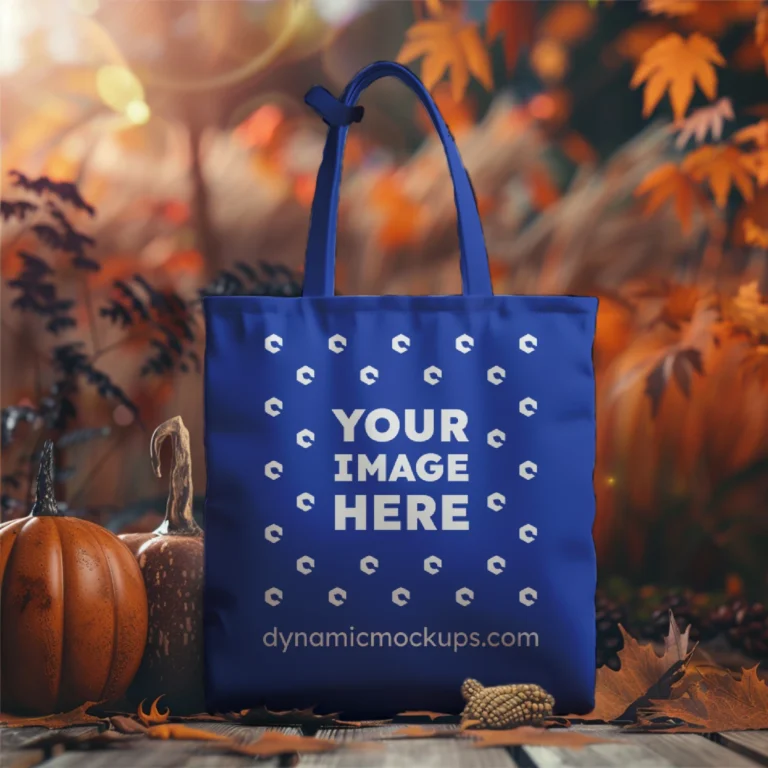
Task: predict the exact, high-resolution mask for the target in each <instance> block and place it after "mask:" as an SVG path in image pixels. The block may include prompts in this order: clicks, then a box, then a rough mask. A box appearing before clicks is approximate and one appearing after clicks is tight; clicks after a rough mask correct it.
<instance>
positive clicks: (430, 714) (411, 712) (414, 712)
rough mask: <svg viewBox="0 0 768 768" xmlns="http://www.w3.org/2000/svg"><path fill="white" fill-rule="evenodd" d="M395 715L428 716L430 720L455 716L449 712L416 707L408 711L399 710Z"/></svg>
mask: <svg viewBox="0 0 768 768" xmlns="http://www.w3.org/2000/svg"><path fill="white" fill-rule="evenodd" d="M395 717H427V718H429V719H430V720H433V721H434V720H437V719H438V718H440V717H455V715H451V714H448V713H447V712H430V711H429V710H421V709H414V710H409V711H408V712H398V713H397V714H396V715H395Z"/></svg>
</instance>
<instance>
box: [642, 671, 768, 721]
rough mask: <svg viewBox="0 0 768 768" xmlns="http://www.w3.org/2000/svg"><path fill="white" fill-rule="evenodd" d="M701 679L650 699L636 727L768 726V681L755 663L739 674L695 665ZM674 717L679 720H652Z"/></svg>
mask: <svg viewBox="0 0 768 768" xmlns="http://www.w3.org/2000/svg"><path fill="white" fill-rule="evenodd" d="M696 672H697V674H698V675H699V676H700V678H701V679H700V680H699V681H698V682H696V683H695V684H694V685H693V686H690V687H688V688H687V690H686V691H685V692H684V693H683V694H682V695H681V696H679V697H677V698H672V699H664V700H657V699H653V700H651V702H650V706H649V707H647V708H643V709H641V710H639V711H638V716H639V717H638V727H647V728H653V729H654V730H668V731H678V732H679V731H689V732H691V731H693V732H698V733H715V732H719V731H753V730H754V731H758V730H763V729H766V728H768V685H766V684H765V682H764V681H763V680H761V679H760V677H759V676H758V673H757V665H756V666H754V667H752V668H750V669H742V670H741V676H740V677H739V678H736V677H734V676H733V675H732V674H730V673H729V672H728V671H727V670H725V669H716V668H715V669H697V670H696ZM659 718H663V719H668V718H671V719H674V720H680V721H682V724H679V723H678V724H671V723H670V724H666V723H658V722H654V721H655V720H657V719H659Z"/></svg>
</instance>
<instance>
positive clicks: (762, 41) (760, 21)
mask: <svg viewBox="0 0 768 768" xmlns="http://www.w3.org/2000/svg"><path fill="white" fill-rule="evenodd" d="M755 42H756V43H757V47H758V48H759V49H760V53H761V54H762V56H763V61H764V62H765V71H766V72H768V8H761V9H760V11H759V12H758V14H757V19H756V21H755Z"/></svg>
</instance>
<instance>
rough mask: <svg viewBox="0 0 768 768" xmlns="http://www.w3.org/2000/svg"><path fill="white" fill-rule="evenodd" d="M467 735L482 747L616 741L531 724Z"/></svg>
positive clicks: (576, 746)
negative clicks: (535, 726)
mask: <svg viewBox="0 0 768 768" xmlns="http://www.w3.org/2000/svg"><path fill="white" fill-rule="evenodd" d="M601 669H602V667H601ZM465 735H466V737H467V738H471V739H472V741H473V745H472V746H474V747H478V748H480V749H483V748H486V747H517V746H529V747H561V748H565V749H581V748H582V747H586V746H587V744H610V743H612V742H613V743H615V740H613V739H603V738H600V737H599V736H591V735H590V734H587V733H581V732H579V731H571V730H568V729H557V730H553V729H548V728H534V727H533V726H530V725H523V726H520V727H519V728H512V729H510V730H507V731H495V730H494V731H466V733H465Z"/></svg>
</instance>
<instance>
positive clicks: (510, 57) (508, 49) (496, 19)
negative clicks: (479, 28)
mask: <svg viewBox="0 0 768 768" xmlns="http://www.w3.org/2000/svg"><path fill="white" fill-rule="evenodd" d="M535 22H536V4H535V3H510V2H505V0H495V2H493V3H492V4H491V6H490V8H489V9H488V17H487V19H486V23H485V37H486V40H487V41H488V42H489V43H492V42H493V41H494V40H495V39H496V38H497V37H499V36H500V35H501V36H502V37H503V40H504V61H505V62H506V65H507V70H508V71H509V72H512V70H514V68H515V65H516V64H517V59H518V58H519V56H520V49H521V48H522V47H523V46H524V45H525V44H526V43H530V41H531V37H532V36H533V27H534V24H535Z"/></svg>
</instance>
